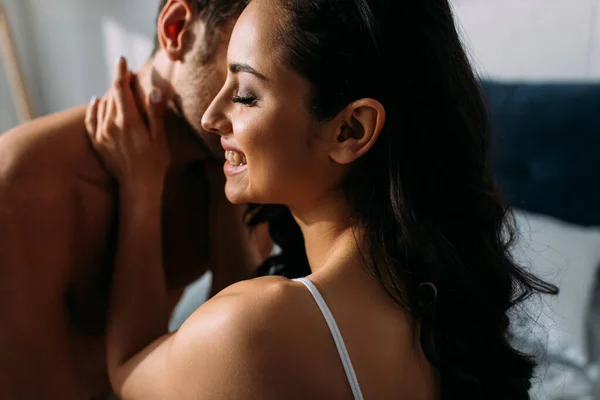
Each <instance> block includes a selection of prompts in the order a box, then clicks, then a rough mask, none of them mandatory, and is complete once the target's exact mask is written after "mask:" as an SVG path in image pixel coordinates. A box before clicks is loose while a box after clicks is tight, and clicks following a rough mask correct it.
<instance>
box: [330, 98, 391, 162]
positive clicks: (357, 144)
mask: <svg viewBox="0 0 600 400" xmlns="http://www.w3.org/2000/svg"><path fill="white" fill-rule="evenodd" d="M385 120H386V114H385V108H384V107H383V105H382V104H381V103H380V102H379V101H377V100H374V99H360V100H357V101H355V102H354V103H352V104H350V105H349V106H348V107H346V108H345V109H344V110H343V111H342V112H341V113H340V114H339V115H338V117H337V118H335V120H334V121H332V122H333V123H334V124H335V126H334V128H335V136H334V140H333V141H332V142H331V147H330V150H329V157H330V158H331V159H332V160H333V161H335V162H337V163H339V164H350V163H351V162H353V161H356V160H357V159H359V158H360V157H362V156H363V155H364V154H365V153H366V152H367V151H369V150H370V149H371V147H373V145H374V144H375V142H376V141H377V139H378V138H379V134H380V133H381V130H382V129H383V126H384V125H385Z"/></svg>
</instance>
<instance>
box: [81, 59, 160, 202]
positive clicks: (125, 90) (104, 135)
mask: <svg viewBox="0 0 600 400" xmlns="http://www.w3.org/2000/svg"><path fill="white" fill-rule="evenodd" d="M131 78H132V74H131V73H130V72H129V71H128V68H127V61H126V60H125V59H124V58H121V59H120V60H119V63H118V65H117V73H116V77H115V80H114V83H113V86H112V88H111V89H110V91H109V92H108V94H107V95H106V96H104V97H103V98H102V99H93V100H92V102H91V103H90V105H89V106H88V108H87V113H86V118H85V124H86V129H87V131H88V134H89V137H90V141H91V143H92V145H93V147H94V149H95V150H96V152H97V153H98V155H99V156H100V157H101V158H102V160H103V161H104V164H105V165H106V167H107V168H108V169H109V170H110V172H111V173H113V174H114V176H115V177H116V178H117V180H118V181H119V184H120V186H121V191H125V192H127V193H131V192H138V191H142V192H144V193H145V192H147V191H148V190H158V191H160V192H161V193H162V187H163V184H164V178H165V175H166V173H167V169H168V167H169V164H170V154H169V148H168V144H167V136H166V131H165V127H164V111H165V101H164V96H163V94H162V93H161V91H160V90H158V89H154V90H153V91H152V93H151V94H150V95H149V96H147V98H146V99H145V102H146V106H147V111H148V125H149V128H148V127H147V126H146V124H145V123H144V121H143V120H142V117H141V115H140V112H139V111H138V108H137V106H136V103H135V100H134V95H133V92H132V90H131Z"/></svg>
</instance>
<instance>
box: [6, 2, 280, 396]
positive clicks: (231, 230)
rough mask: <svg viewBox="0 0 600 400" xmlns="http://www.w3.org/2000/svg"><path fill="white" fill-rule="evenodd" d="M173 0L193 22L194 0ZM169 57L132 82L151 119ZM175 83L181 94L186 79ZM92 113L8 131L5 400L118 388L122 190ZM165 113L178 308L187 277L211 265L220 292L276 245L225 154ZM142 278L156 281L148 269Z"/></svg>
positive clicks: (170, 274)
mask: <svg viewBox="0 0 600 400" xmlns="http://www.w3.org/2000/svg"><path fill="white" fill-rule="evenodd" d="M171 3H173V4H171ZM169 4H170V6H171V9H173V8H175V9H176V10H183V11H185V12H187V14H185V17H186V18H190V19H191V18H192V17H190V10H189V9H187V8H186V7H187V6H186V5H185V4H184V2H178V1H171V2H169ZM165 19H167V20H168V18H165ZM160 28H161V27H160V26H159V29H160ZM163 28H164V27H163ZM162 31H163V32H164V31H165V29H162ZM181 34H183V33H181ZM225 39H227V40H228V35H225ZM182 45H185V43H183V44H182ZM224 46H226V41H225V45H223V46H221V48H220V49H218V54H217V56H216V57H215V63H216V62H217V61H219V60H220V59H222V58H223V57H224V52H225V47H224ZM164 53H165V51H162V52H160V53H159V54H158V55H157V56H156V57H155V58H154V59H153V60H151V61H149V62H148V64H147V65H146V66H144V67H143V68H142V69H141V70H140V71H139V72H138V73H137V75H136V77H135V79H133V80H132V81H131V83H132V88H133V89H134V90H135V93H136V99H140V100H138V101H137V105H138V106H140V107H141V110H140V112H141V113H142V115H144V114H145V110H144V109H143V106H144V101H143V99H144V98H145V94H146V92H148V91H149V87H150V86H151V85H152V82H153V81H155V78H156V77H157V76H158V77H159V78H161V80H162V81H164V82H163V83H164V84H165V85H166V83H168V82H169V81H173V79H172V75H169V71H170V70H172V69H173V66H172V65H174V62H173V61H172V60H171V59H169V58H168V57H167V56H165V55H164ZM169 68H171V69H169ZM165 71H166V72H165ZM207 73H208V72H207ZM219 80H220V81H219ZM222 80H224V74H222V73H217V72H214V73H213V74H210V75H209V76H207V82H208V81H210V84H205V92H206V93H202V95H203V96H204V97H202V99H204V100H201V101H200V102H199V103H197V104H196V108H197V109H198V110H199V112H200V117H201V113H202V110H204V109H206V106H207V104H208V102H209V101H210V99H211V98H212V97H214V95H215V94H216V91H217V90H218V87H219V85H220V84H221V83H222ZM215 81H216V82H215ZM200 85H202V81H201V82H200ZM167 90H172V91H174V92H173V94H176V84H173V86H165V92H167ZM84 118H85V107H78V108H75V109H72V110H68V111H65V112H62V113H58V114H55V115H51V116H48V117H45V118H40V119H38V120H36V121H33V122H31V123H29V124H26V125H23V126H20V127H18V128H16V129H14V130H12V131H9V132H7V133H5V134H3V135H2V136H0V188H1V189H0V238H2V240H0V348H2V352H1V353H0V398H3V399H4V398H7V399H8V398H10V399H16V400H19V399H65V400H69V399H74V400H75V399H76V400H81V399H92V398H101V397H102V396H104V395H105V394H106V393H107V391H109V389H110V386H109V382H108V376H107V371H106V362H105V358H106V347H105V341H106V338H105V334H106V313H107V308H108V303H109V290H110V284H111V278H112V275H113V269H114V257H115V246H116V233H117V227H118V225H117V223H118V214H117V207H118V199H119V195H118V193H119V188H118V185H117V182H116V181H115V179H114V177H113V176H112V175H111V174H110V172H109V171H108V170H107V169H106V168H105V166H104V164H103V163H102V162H101V160H100V159H99V158H98V156H97V155H96V154H95V153H94V151H93V149H92V146H91V144H90V142H89V138H88V136H87V135H86V128H85V124H84ZM165 121H166V126H167V127H168V130H169V140H168V147H169V148H170V149H171V155H172V161H173V163H172V164H171V166H170V168H169V171H168V173H167V178H166V179H165V192H164V198H163V200H164V202H163V204H162V206H161V210H160V215H161V219H163V218H164V221H165V223H164V225H163V227H162V228H163V229H162V232H163V238H162V243H163V246H164V256H165V264H164V273H165V276H166V281H167V299H168V300H167V305H166V310H167V311H168V312H170V311H171V310H172V308H173V307H174V305H175V304H176V302H177V301H178V299H179V297H180V295H181V294H182V292H183V289H184V288H185V287H186V285H187V284H189V283H191V282H192V281H194V280H195V279H197V278H198V277H200V276H201V275H202V274H204V273H205V272H206V271H207V270H208V269H209V268H210V269H212V271H213V274H214V285H215V286H214V288H213V291H215V292H216V291H219V290H221V289H222V288H223V287H225V286H227V285H228V284H230V283H232V282H236V281H238V280H240V279H246V278H248V277H249V276H250V274H251V271H253V270H254V269H255V268H256V267H257V266H258V265H259V264H260V262H261V260H263V259H264V257H266V255H267V254H268V252H269V251H270V241H269V239H268V237H267V235H266V231H265V229H264V228H261V229H259V230H258V231H256V232H255V233H250V232H249V231H248V230H247V229H246V228H245V226H244V225H243V223H242V213H243V210H244V207H243V206H233V205H231V204H230V203H229V202H228V201H227V200H226V199H225V197H224V195H223V190H222V188H223V185H224V176H223V173H222V171H221V170H220V168H214V167H212V166H211V164H212V163H214V159H215V158H214V157H215V155H214V154H213V153H212V152H210V151H208V150H207V145H206V144H202V140H201V139H199V138H198V137H197V135H196V133H195V129H193V128H192V127H191V126H190V125H189V124H188V122H186V121H185V120H184V119H183V118H182V116H181V115H180V114H179V113H178V112H176V111H173V110H171V109H170V110H168V111H167V112H166V114H165ZM192 125H193V124H192ZM165 145H166V144H165ZM208 147H210V145H209V146H208ZM212 148H214V146H212ZM221 156H222V155H221ZM209 248H210V249H211V251H210V252H209V251H208V250H209ZM223 265H227V266H228V268H226V269H224V268H220V267H221V266H223ZM138 279H139V280H144V279H145V273H144V272H143V271H141V273H140V275H139V276H138Z"/></svg>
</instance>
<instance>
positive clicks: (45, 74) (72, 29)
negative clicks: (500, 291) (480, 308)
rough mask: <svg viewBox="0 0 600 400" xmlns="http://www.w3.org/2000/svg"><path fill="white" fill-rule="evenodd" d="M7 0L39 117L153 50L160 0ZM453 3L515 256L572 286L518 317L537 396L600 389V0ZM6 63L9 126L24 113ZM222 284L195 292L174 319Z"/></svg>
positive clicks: (1, 109)
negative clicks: (478, 87) (487, 112)
mask: <svg viewBox="0 0 600 400" xmlns="http://www.w3.org/2000/svg"><path fill="white" fill-rule="evenodd" d="M2 1H3V3H4V7H5V11H6V17H7V18H6V19H7V21H8V26H9V27H10V33H11V37H12V39H13V44H14V49H15V52H16V55H17V56H18V60H19V65H20V72H21V74H22V77H23V82H24V86H25V88H26V91H27V95H28V98H29V100H30V108H31V110H32V116H33V117H37V116H41V115H45V114H48V113H52V112H56V111H59V110H63V109H66V108H70V107H73V106H76V105H79V104H83V103H87V102H88V100H89V99H90V97H91V96H93V95H102V94H103V93H104V92H105V90H106V88H107V87H108V85H109V83H110V81H111V77H112V71H113V66H114V63H115V62H116V60H117V58H118V57H119V56H120V55H124V56H126V57H127V58H128V60H129V63H130V66H131V67H132V68H133V69H136V68H137V67H139V66H141V65H142V64H143V63H144V62H145V61H146V60H147V58H148V57H149V56H150V53H151V50H152V43H153V38H154V20H155V18H156V11H157V10H156V8H157V5H158V0H103V1H98V0H95V1H92V0H0V2H2ZM398 1H400V0H398ZM451 2H452V5H453V7H454V9H455V13H456V18H457V21H458V26H459V30H460V33H461V35H462V37H463V40H464V43H465V46H466V48H467V50H468V52H469V55H470V57H471V59H472V62H473V65H474V66H475V68H476V70H477V72H478V74H479V75H480V77H481V79H482V81H483V82H484V88H485V90H486V93H487V95H488V98H489V103H490V109H491V111H492V114H494V118H493V125H494V137H495V142H494V143H495V144H494V163H493V164H494V168H495V173H496V176H497V179H498V181H499V183H500V186H501V188H502V189H503V191H504V192H505V193H506V194H507V197H508V198H509V200H510V201H511V202H512V203H513V204H514V205H515V207H516V208H517V209H518V213H517V224H518V228H519V233H520V237H521V240H520V242H519V245H518V246H517V248H516V249H515V251H514V255H515V258H517V259H518V260H519V261H520V262H521V263H522V264H523V265H526V266H528V267H529V268H531V269H532V270H533V271H534V272H536V273H537V274H538V275H541V276H542V277H543V278H545V279H548V280H550V281H552V282H553V283H555V284H557V285H558V286H559V287H560V288H561V290H562V292H561V294H560V296H558V297H557V298H556V299H554V300H552V301H551V302H550V304H549V305H543V306H542V305H532V306H531V308H530V309H529V314H530V315H534V316H536V318H538V319H537V324H534V325H535V326H532V325H531V324H527V323H525V324H524V325H522V326H521V325H519V324H518V323H515V324H514V325H515V328H514V329H515V330H516V331H518V332H517V334H516V337H517V340H518V341H519V343H518V344H519V346H521V347H523V348H524V349H525V350H528V351H533V352H534V353H536V355H538V356H539V360H540V361H541V367H540V369H539V370H538V374H537V377H536V385H535V388H534V389H533V390H532V394H533V395H534V398H538V399H553V400H558V399H562V400H567V399H579V400H589V399H600V383H599V382H600V379H599V375H600V373H599V369H598V360H599V359H600V345H599V343H600V318H599V317H598V316H599V315H600V290H599V289H598V284H597V282H598V279H597V273H598V267H599V266H600V156H598V153H600V118H598V116H600V84H599V83H600V0H451ZM4 49H5V52H4V53H3V54H8V52H7V51H6V46H5V47H4ZM3 57H5V56H3ZM2 61H4V63H0V132H3V131H6V130H8V129H10V128H11V127H14V126H16V125H17V124H18V123H19V116H18V113H17V108H16V105H15V99H14V98H13V97H11V90H10V87H11V86H10V84H11V83H12V84H14V73H11V68H10V66H9V68H8V70H7V68H6V65H8V63H7V62H6V61H7V60H6V59H3V60H2ZM13 86H14V85H13ZM208 282H209V281H208V280H207V278H205V279H204V280H202V281H201V282H199V283H198V284H197V285H195V286H194V287H192V288H190V289H189V290H188V292H187V293H186V297H185V298H184V301H182V303H181V304H180V306H179V307H178V309H177V312H176V315H175V316H174V319H173V323H172V327H173V329H175V328H176V327H177V326H179V324H180V323H181V321H182V320H183V319H185V317H186V316H187V315H189V313H190V312H191V311H192V310H193V309H194V308H195V307H196V306H198V305H199V304H201V303H202V302H203V301H204V300H205V298H206V287H207V285H208ZM536 307H537V308H536ZM548 307H549V308H548ZM515 321H518V317H515Z"/></svg>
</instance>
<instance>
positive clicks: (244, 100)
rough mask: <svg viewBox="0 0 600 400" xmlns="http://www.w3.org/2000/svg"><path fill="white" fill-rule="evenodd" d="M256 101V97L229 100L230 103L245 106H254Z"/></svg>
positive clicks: (240, 97)
mask: <svg viewBox="0 0 600 400" xmlns="http://www.w3.org/2000/svg"><path fill="white" fill-rule="evenodd" d="M257 100H258V98H257V97H256V96H233V98H232V99H231V101H232V102H234V103H240V104H244V105H247V106H254V105H256V102H257Z"/></svg>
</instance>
